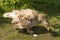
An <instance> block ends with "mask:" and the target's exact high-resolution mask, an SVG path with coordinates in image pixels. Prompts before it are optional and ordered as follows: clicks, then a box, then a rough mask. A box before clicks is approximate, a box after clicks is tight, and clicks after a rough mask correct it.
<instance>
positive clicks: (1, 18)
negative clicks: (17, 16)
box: [0, 17, 11, 25]
mask: <svg viewBox="0 0 60 40" xmlns="http://www.w3.org/2000/svg"><path fill="white" fill-rule="evenodd" d="M4 23H7V24H10V23H11V19H9V18H4V17H0V25H1V24H4Z"/></svg>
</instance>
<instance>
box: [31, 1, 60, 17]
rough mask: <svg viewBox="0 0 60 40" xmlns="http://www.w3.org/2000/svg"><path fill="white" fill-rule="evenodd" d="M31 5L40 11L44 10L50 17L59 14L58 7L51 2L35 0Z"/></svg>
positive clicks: (59, 8) (59, 9)
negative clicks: (37, 0)
mask: <svg viewBox="0 0 60 40" xmlns="http://www.w3.org/2000/svg"><path fill="white" fill-rule="evenodd" d="M31 6H32V7H33V8H34V9H36V10H38V11H40V12H45V13H46V14H48V15H49V16H50V17H51V16H57V15H60V7H59V6H56V5H55V4H52V3H47V2H36V1H35V2H33V3H32V4H31Z"/></svg>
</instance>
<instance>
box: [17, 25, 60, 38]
mask: <svg viewBox="0 0 60 40" xmlns="http://www.w3.org/2000/svg"><path fill="white" fill-rule="evenodd" d="M32 30H33V31H34V32H35V33H34V34H38V35H40V34H47V33H50V34H51V35H52V36H53V37H58V36H60V34H58V33H57V32H55V31H52V30H50V31H47V29H45V28H44V27H40V26H38V27H37V26H36V27H33V28H32ZM18 33H23V34H28V35H29V33H28V32H27V31H26V29H24V30H19V31H18Z"/></svg>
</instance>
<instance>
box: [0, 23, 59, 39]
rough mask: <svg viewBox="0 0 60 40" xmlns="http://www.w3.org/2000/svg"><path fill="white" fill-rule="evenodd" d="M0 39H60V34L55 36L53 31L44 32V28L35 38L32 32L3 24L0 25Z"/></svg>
mask: <svg viewBox="0 0 60 40" xmlns="http://www.w3.org/2000/svg"><path fill="white" fill-rule="evenodd" d="M39 32H40V31H39ZM0 40H60V36H58V35H57V36H55V37H54V36H53V35H52V33H49V32H47V31H46V32H45V33H44V30H42V33H40V34H38V36H37V37H36V38H35V37H33V36H32V35H30V34H25V33H22V32H18V30H15V29H13V26H12V24H2V25H0Z"/></svg>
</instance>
